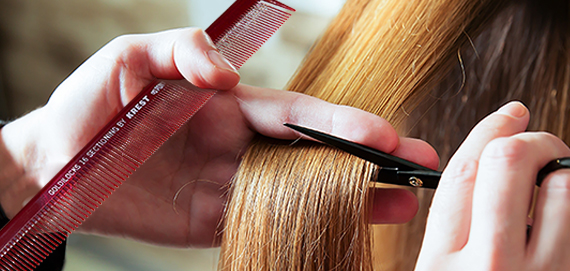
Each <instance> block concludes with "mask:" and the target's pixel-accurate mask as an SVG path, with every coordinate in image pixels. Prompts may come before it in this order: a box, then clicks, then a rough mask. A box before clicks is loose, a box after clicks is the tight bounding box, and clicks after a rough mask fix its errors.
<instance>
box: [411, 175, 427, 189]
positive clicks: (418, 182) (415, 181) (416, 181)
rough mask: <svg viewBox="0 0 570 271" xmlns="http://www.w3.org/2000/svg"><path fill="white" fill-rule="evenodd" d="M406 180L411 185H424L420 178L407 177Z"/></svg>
mask: <svg viewBox="0 0 570 271" xmlns="http://www.w3.org/2000/svg"><path fill="white" fill-rule="evenodd" d="M408 181H409V182H410V184H411V185H412V186H413V187H422V186H424V182H422V180H420V178H417V177H410V179H408Z"/></svg>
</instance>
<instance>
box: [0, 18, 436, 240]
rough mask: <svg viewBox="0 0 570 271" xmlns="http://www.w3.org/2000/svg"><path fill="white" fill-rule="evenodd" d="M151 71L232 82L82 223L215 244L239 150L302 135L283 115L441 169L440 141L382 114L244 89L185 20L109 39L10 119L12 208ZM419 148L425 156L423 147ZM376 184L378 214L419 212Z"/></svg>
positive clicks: (4, 186) (106, 230) (205, 82)
mask: <svg viewBox="0 0 570 271" xmlns="http://www.w3.org/2000/svg"><path fill="white" fill-rule="evenodd" d="M154 78H162V79H186V80H188V81H190V82H191V83H193V84H194V85H196V86H198V87H201V88H213V89H219V90H223V91H221V92H219V93H218V94H217V95H216V96H214V97H213V98H212V99H211V100H210V102H208V103H207V104H206V105H205V107H203V109H201V110H200V111H199V112H198V113H197V114H196V115H195V116H194V117H193V118H192V119H191V120H190V122H189V123H188V124H187V125H185V126H184V127H183V128H181V130H180V131H179V132H178V133H177V134H175V135H174V136H173V137H172V138H171V139H170V140H169V141H167V142H166V144H165V145H163V146H162V147H161V149H160V150H159V151H158V152H157V153H156V154H155V155H154V156H152V157H151V158H150V159H149V160H148V162H147V163H145V164H144V165H143V166H142V167H141V168H140V169H139V170H137V172H136V173H135V174H134V175H133V176H132V177H131V178H129V179H128V180H127V181H126V182H125V183H124V184H123V185H122V186H121V187H120V189H118V190H117V191H116V192H115V194H114V195H113V196H112V197H110V198H109V199H108V200H107V201H106V202H105V203H104V204H103V205H102V206H101V207H100V208H99V209H98V210H97V211H96V212H95V213H94V214H93V215H92V216H91V217H90V218H89V219H88V220H87V221H86V222H85V223H84V224H83V226H82V227H81V228H80V229H81V230H82V231H84V232H90V233H97V234H104V235H114V236H124V237H128V238H134V239H138V240H142V241H147V242H153V243H159V244H165V245H175V246H211V245H214V244H215V239H216V231H217V229H219V228H218V227H219V224H220V219H221V215H222V210H223V208H224V203H225V201H226V194H225V193H226V192H227V184H228V181H229V180H230V179H231V178H232V176H233V175H234V174H235V172H236V169H237V167H238V164H239V163H240V159H241V155H242V154H243V153H244V151H245V150H246V149H247V147H248V144H249V142H250V141H251V139H252V138H253V137H254V135H255V134H256V133H261V134H264V135H266V136H269V137H275V138H282V139H296V138H298V137H299V135H298V134H296V133H295V132H293V131H292V130H290V129H288V128H286V127H284V126H283V123H285V122H289V123H293V124H298V125H303V126H309V127H313V128H315V129H319V130H323V131H325V132H330V133H333V134H336V135H339V136H341V137H344V138H347V139H349V140H354V141H357V142H360V143H363V144H366V145H369V146H371V147H374V148H377V149H380V150H383V151H385V152H389V153H394V154H396V155H399V156H402V157H404V158H408V159H411V158H413V157H415V159H414V160H415V162H418V163H422V164H424V165H426V166H430V167H432V168H433V167H437V156H436V155H435V152H434V151H433V149H431V147H429V146H428V145H427V144H425V143H424V142H421V141H417V140H411V139H402V140H399V138H398V136H397V134H396V132H395V131H394V129H393V128H392V127H391V126H390V125H389V124H388V123H387V122H386V121H385V120H383V119H381V118H379V117H377V116H374V115H372V114H369V113H365V112H363V111H360V110H357V109H354V108H349V107H344V106H337V105H332V104H329V103H326V102H323V101H321V100H318V99H316V98H311V97H308V96H305V95H301V94H297V93H292V92H286V91H278V90H272V89H261V88H254V87H250V86H245V85H239V86H237V87H236V85H237V84H238V82H239V74H238V73H237V72H236V71H235V70H233V68H232V67H231V66H230V65H229V64H227V63H226V62H225V60H224V59H222V57H221V56H220V55H219V54H218V53H217V51H216V50H215V48H214V46H213V44H211V42H209V40H208V39H207V38H206V36H205V35H204V33H203V31H201V30H198V29H192V28H189V29H180V30H173V31H167V32H162V33H157V34H151V35H135V36H125V37H120V38H118V39H116V40H114V41H112V42H110V43H109V44H108V45H106V46H105V47H104V48H102V49H101V50H100V51H99V52H97V53H96V54H94V55H93V56H92V57H91V58H90V59H88V60H87V61H86V62H85V63H84V64H83V65H82V66H81V67H79V68H78V69H77V70H76V71H75V72H74V73H73V74H72V75H71V76H70V77H69V78H68V79H66V80H65V81H64V82H63V83H62V84H61V85H60V86H59V87H58V88H57V90H56V91H55V92H54V94H53V95H52V97H51V98H50V100H49V102H48V103H47V105H46V106H45V107H43V108H40V109H38V110H36V111H33V112H32V113H30V114H28V115H26V116H25V117H23V118H21V119H18V120H16V121H14V122H12V123H10V124H9V125H7V126H6V127H4V129H2V139H3V143H4V145H5V148H6V150H7V153H9V154H10V156H11V159H12V160H13V164H14V165H13V167H10V168H15V169H17V170H15V173H11V174H8V175H6V174H7V171H4V172H3V173H4V174H5V175H0V203H1V204H2V206H3V207H4V209H5V210H6V211H7V212H8V215H9V216H14V215H15V214H16V212H17V211H18V210H19V209H21V207H22V204H23V202H25V201H26V199H29V198H30V197H31V196H33V195H34V194H35V193H37V192H38V190H39V189H40V188H41V187H42V186H43V185H45V184H46V183H47V182H48V181H49V180H50V179H51V177H52V176H53V175H55V173H56V172H57V171H58V170H59V169H61V167H63V166H64V165H65V164H66V163H67V162H68V161H69V160H70V159H71V158H72V157H73V156H74V155H75V154H76V153H77V152H78V151H79V150H80V149H81V148H82V147H83V146H84V145H85V144H86V143H87V142H88V141H89V140H90V139H91V138H92V137H93V136H94V135H95V134H96V133H97V131H98V130H99V129H101V127H103V126H104V125H105V124H106V123H107V122H108V121H109V120H110V119H111V118H112V117H113V116H114V115H115V114H116V113H117V112H119V110H121V109H122V108H123V107H124V106H125V105H126V104H127V103H128V102H129V101H130V100H131V99H132V98H133V97H134V96H135V95H136V94H137V93H138V92H139V91H140V90H141V89H142V88H143V87H144V86H146V85H147V84H149V83H150V82H151V81H152V80H153V79H154ZM0 147H2V146H0ZM0 151H2V150H1V149H0ZM418 152H419V153H421V154H422V155H415V154H417V153H418ZM418 157H419V158H418ZM0 158H2V157H0ZM1 160H2V159H0V161H1ZM3 170H4V169H3ZM377 193H381V194H382V195H383V197H377V198H383V199H384V201H382V200H378V201H379V202H377V205H378V206H380V205H383V206H382V208H377V209H375V211H374V212H373V217H372V220H373V221H375V222H384V223H390V222H403V221H407V220H409V219H411V217H413V215H414V214H415V212H416V208H417V201H416V199H415V197H414V196H413V195H411V194H410V193H409V192H407V191H404V190H395V189H392V190H379V191H377Z"/></svg>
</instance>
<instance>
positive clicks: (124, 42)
mask: <svg viewBox="0 0 570 271" xmlns="http://www.w3.org/2000/svg"><path fill="white" fill-rule="evenodd" d="M140 37H141V35H138V34H128V35H122V36H118V37H116V38H114V39H113V40H111V42H109V46H111V47H114V48H118V49H119V50H121V49H122V50H124V49H127V48H129V47H131V46H133V45H134V44H136V43H137V42H138V41H139V40H140Z"/></svg>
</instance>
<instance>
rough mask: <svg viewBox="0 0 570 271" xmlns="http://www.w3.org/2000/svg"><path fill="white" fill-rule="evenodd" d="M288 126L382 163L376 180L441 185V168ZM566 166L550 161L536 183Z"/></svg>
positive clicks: (566, 160)
mask: <svg viewBox="0 0 570 271" xmlns="http://www.w3.org/2000/svg"><path fill="white" fill-rule="evenodd" d="M284 125H285V126H287V127H289V128H291V129H293V130H295V131H297V132H299V133H302V134H304V135H306V136H309V137H312V138H314V139H316V140H319V141H321V142H323V143H326V144H328V145H331V146H333V147H336V148H338V149H340V150H343V151H345V152H347V153H350V154H352V155H355V156H357V157H360V158H362V159H364V160H366V161H369V162H372V163H374V164H376V165H378V166H380V171H379V172H378V176H377V177H376V178H375V179H374V180H373V181H375V182H380V183H388V184H396V185H404V186H413V187H425V188H434V189H435V188H437V185H438V184H439V179H440V178H441V172H439V171H435V170H433V169H429V168H427V167H424V166H420V165H418V164H416V163H414V162H410V161H408V160H405V159H402V158H399V157H396V156H393V155H390V154H387V153H385V152H382V151H379V150H375V149H372V148H370V147H367V146H364V145H362V144H358V143H355V142H351V141H348V140H344V139H342V138H338V137H335V136H332V135H329V134H325V133H322V132H319V131H315V130H312V129H309V128H306V127H301V126H297V125H294V124H289V123H285V124H284ZM564 168H570V157H562V158H558V159H554V160H552V161H550V162H549V163H548V164H546V166H544V167H543V168H542V169H541V170H540V171H539V172H538V176H537V178H536V185H537V186H540V185H541V184H542V182H543V180H544V178H546V176H548V174H550V173H552V172H554V171H556V170H559V169H564Z"/></svg>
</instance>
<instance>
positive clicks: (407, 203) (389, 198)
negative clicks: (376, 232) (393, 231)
mask: <svg viewBox="0 0 570 271" xmlns="http://www.w3.org/2000/svg"><path fill="white" fill-rule="evenodd" d="M370 192H371V193H372V195H371V202H372V208H370V209H371V210H370V217H369V222H370V223H371V224H398V223H406V222H409V221H410V220H412V218H414V216H415V215H416V213H417V212H418V209H419V203H418V199H417V197H416V196H415V195H414V193H412V192H411V191H408V190H405V189H386V188H372V189H371V191H370Z"/></svg>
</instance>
